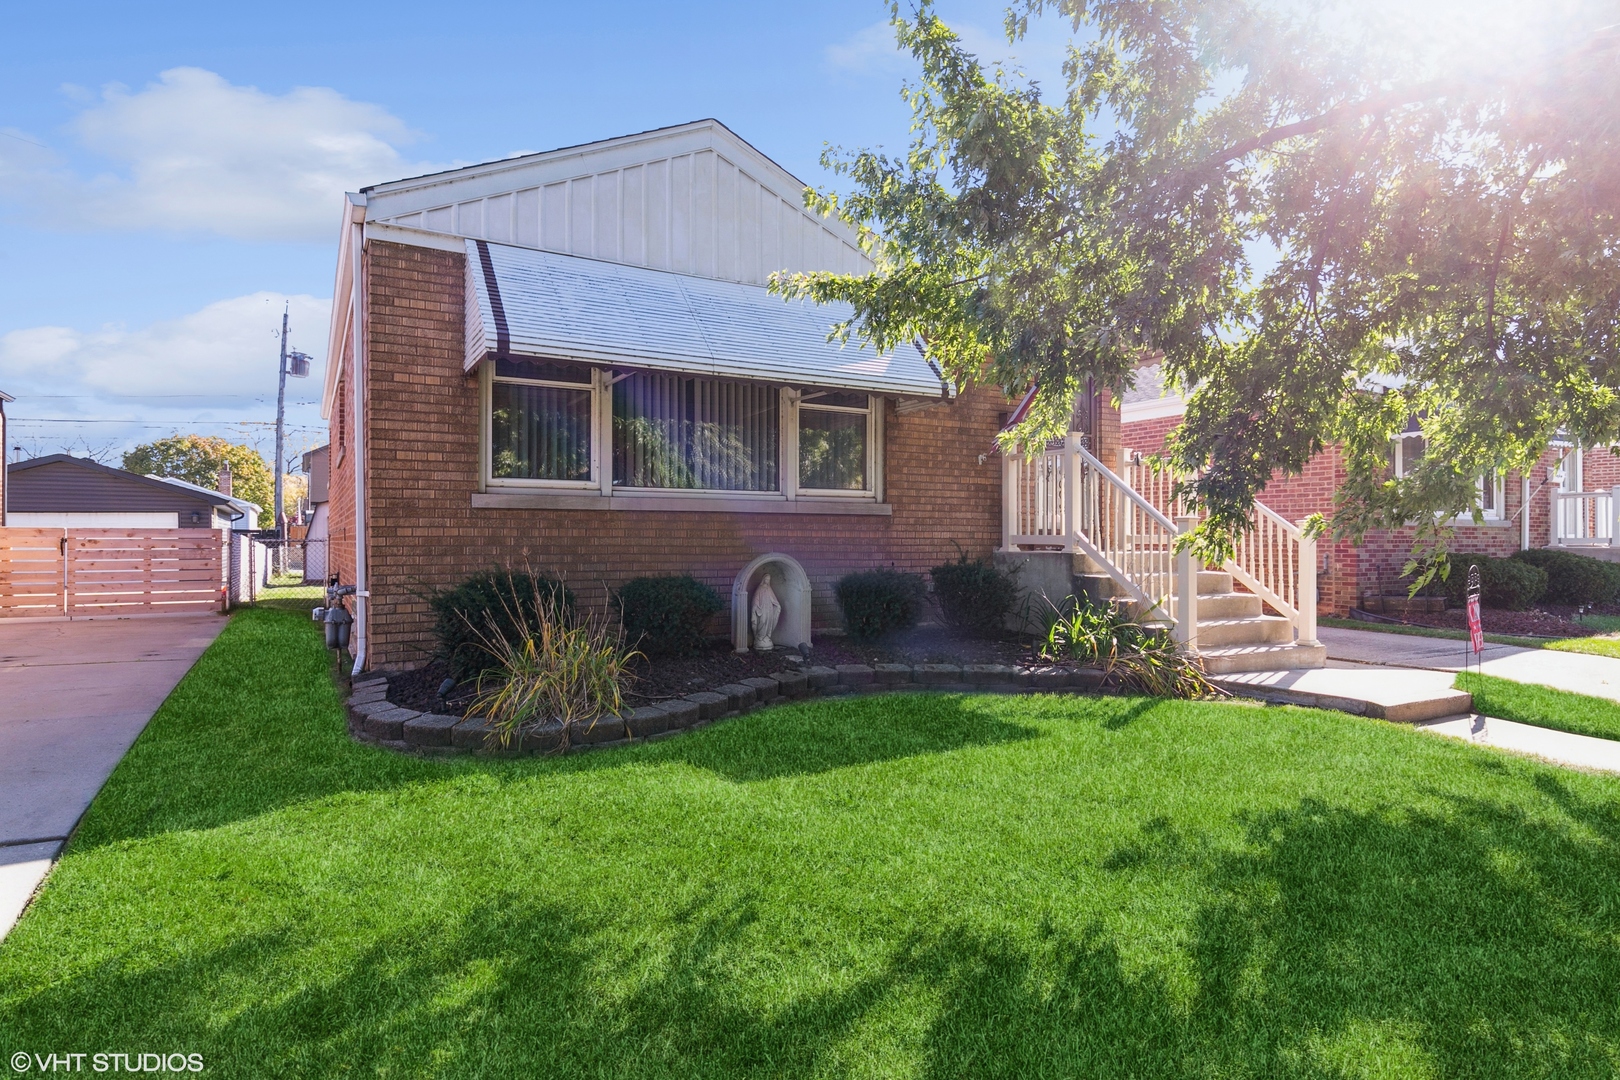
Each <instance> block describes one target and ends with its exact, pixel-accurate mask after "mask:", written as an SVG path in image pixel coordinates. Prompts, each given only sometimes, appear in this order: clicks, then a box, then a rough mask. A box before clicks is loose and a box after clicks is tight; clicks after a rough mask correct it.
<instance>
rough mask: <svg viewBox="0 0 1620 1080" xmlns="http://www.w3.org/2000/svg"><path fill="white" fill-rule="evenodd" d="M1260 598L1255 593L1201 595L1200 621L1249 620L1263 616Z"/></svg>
mask: <svg viewBox="0 0 1620 1080" xmlns="http://www.w3.org/2000/svg"><path fill="white" fill-rule="evenodd" d="M1261 613H1262V612H1261V609H1260V598H1259V597H1258V596H1256V595H1254V593H1246V592H1225V593H1200V594H1199V596H1198V619H1199V621H1200V622H1202V621H1203V620H1205V619H1248V618H1252V617H1253V616H1255V615H1259V614H1261Z"/></svg>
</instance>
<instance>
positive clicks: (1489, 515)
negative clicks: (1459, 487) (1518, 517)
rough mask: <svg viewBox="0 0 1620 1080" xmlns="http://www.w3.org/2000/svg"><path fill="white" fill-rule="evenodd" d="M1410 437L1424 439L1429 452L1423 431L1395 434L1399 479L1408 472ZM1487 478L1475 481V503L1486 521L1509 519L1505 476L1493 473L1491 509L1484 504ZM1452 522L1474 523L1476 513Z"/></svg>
mask: <svg viewBox="0 0 1620 1080" xmlns="http://www.w3.org/2000/svg"><path fill="white" fill-rule="evenodd" d="M1409 439H1423V440H1424V453H1428V440H1427V439H1426V438H1425V437H1424V435H1423V432H1421V431H1403V432H1402V433H1401V434H1399V435H1397V436H1395V438H1394V439H1393V440H1391V441H1392V442H1393V443H1394V448H1393V451H1392V454H1393V459H1394V466H1395V478H1396V479H1397V480H1399V479H1404V478H1405V476H1406V474H1407V463H1406V460H1405V458H1406V443H1407V440H1409ZM1485 479H1486V478H1485V477H1483V476H1482V477H1480V478H1479V479H1478V480H1476V481H1474V503H1475V505H1476V506H1480V508H1481V509H1480V513H1481V515H1482V519H1483V520H1484V521H1486V522H1500V521H1505V520H1506V519H1507V512H1506V507H1505V506H1504V505H1503V504H1504V502H1505V501H1506V498H1507V495H1506V491H1507V489H1506V485H1505V484H1504V483H1503V476H1502V474H1501V473H1499V472H1498V473H1494V474H1493V491H1492V494H1493V495H1494V496H1495V499H1494V502H1495V503H1496V506H1495V507H1494V508H1493V509H1489V510H1486V509H1484V505H1483V504H1484V502H1485ZM1451 523H1452V524H1453V525H1473V524H1474V523H1475V522H1474V515H1473V514H1471V513H1461V514H1458V515H1457V516H1456V517H1454V518H1452V519H1451Z"/></svg>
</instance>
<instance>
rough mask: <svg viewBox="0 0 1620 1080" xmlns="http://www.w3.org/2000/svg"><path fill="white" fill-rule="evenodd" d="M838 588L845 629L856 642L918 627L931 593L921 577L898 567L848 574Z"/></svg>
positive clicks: (840, 581)
mask: <svg viewBox="0 0 1620 1080" xmlns="http://www.w3.org/2000/svg"><path fill="white" fill-rule="evenodd" d="M835 591H836V592H837V594H838V606H839V608H840V609H841V610H842V611H843V613H844V630H845V631H846V632H847V633H848V634H849V636H850V640H852V641H871V640H872V639H873V638H877V637H881V636H883V635H884V634H886V633H888V632H889V631H890V630H907V629H910V628H911V627H913V626H916V625H917V616H918V615H919V614H921V612H922V603H923V597H924V595H926V592H927V590H926V588H925V587H924V585H923V579H922V578H921V577H919V576H918V575H916V574H902V573H900V572H899V571H897V570H862V571H859V572H857V573H854V574H846V575H844V576H843V577H842V578H840V579H839V580H838V586H837V588H836V590H835Z"/></svg>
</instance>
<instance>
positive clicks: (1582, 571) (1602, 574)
mask: <svg viewBox="0 0 1620 1080" xmlns="http://www.w3.org/2000/svg"><path fill="white" fill-rule="evenodd" d="M1513 558H1515V559H1517V560H1519V561H1520V562H1525V563H1529V564H1530V565H1531V566H1538V567H1540V568H1541V569H1543V570H1545V571H1546V572H1547V592H1546V595H1544V596H1543V597H1542V599H1543V600H1545V601H1546V602H1547V603H1549V604H1577V605H1578V604H1607V603H1608V602H1609V601H1611V600H1613V599H1614V598H1615V597H1616V596H1617V595H1620V566H1616V565H1615V564H1614V563H1606V562H1604V561H1603V560H1602V559H1594V558H1592V557H1591V556H1590V555H1577V554H1575V553H1574V552H1572V551H1553V550H1550V549H1548V548H1540V549H1532V550H1530V551H1518V552H1514V554H1513Z"/></svg>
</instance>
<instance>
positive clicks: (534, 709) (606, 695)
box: [467, 585, 641, 749]
mask: <svg viewBox="0 0 1620 1080" xmlns="http://www.w3.org/2000/svg"><path fill="white" fill-rule="evenodd" d="M540 588H541V587H540V586H539V585H536V592H537V595H536V597H535V598H534V599H535V603H533V604H525V605H523V606H522V608H521V609H517V610H508V611H506V612H505V613H504V614H505V615H506V617H505V618H499V619H497V618H490V619H486V620H485V622H484V625H483V626H482V627H481V628H480V627H478V626H476V625H473V624H472V622H471V620H469V628H470V629H471V630H472V631H473V632H474V633H475V634H476V635H477V637H478V640H479V641H480V642H481V644H482V647H483V649H484V651H485V652H487V653H488V655H489V656H490V657H491V658H492V660H493V665H492V666H490V667H487V668H485V669H484V670H483V671H482V672H481V673H480V674H479V675H478V679H477V682H476V683H475V684H474V691H473V699H472V703H471V704H470V705H469V706H468V710H467V711H468V715H470V716H481V717H484V718H485V719H487V721H488V722H489V726H491V727H493V728H494V729H495V730H496V731H497V732H499V733H500V741H501V745H503V746H508V745H510V744H511V742H512V741H513V740H514V739H521V737H522V734H523V732H524V731H525V730H527V729H529V728H533V727H537V726H539V725H542V724H546V723H549V722H552V721H556V722H557V723H559V724H561V726H562V741H561V744H560V746H561V748H563V749H566V748H567V747H568V746H569V744H570V742H571V737H572V735H573V733H574V732H575V731H576V730H578V729H579V728H580V727H581V726H582V725H583V726H585V727H587V728H588V726H589V725H591V724H593V723H595V721H596V720H597V718H598V717H601V716H606V715H611V714H613V713H617V712H618V711H619V710H620V709H621V708H622V707H623V705H624V689H625V686H626V685H627V684H628V682H629V681H630V679H631V678H632V676H631V674H630V671H629V668H630V664H631V663H632V662H633V661H634V660H635V659H637V658H638V657H639V656H640V655H641V654H640V653H638V652H636V651H634V650H633V649H631V648H630V647H629V646H628V645H626V643H625V640H624V634H623V631H622V630H620V629H619V628H617V627H615V626H613V625H612V624H610V623H609V622H608V621H607V620H606V619H604V618H600V617H597V616H595V615H591V614H580V613H578V612H576V611H574V610H573V609H572V608H568V607H563V606H561V605H557V604H548V603H543V602H541V600H542V599H543V597H542V596H541V595H540Z"/></svg>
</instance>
